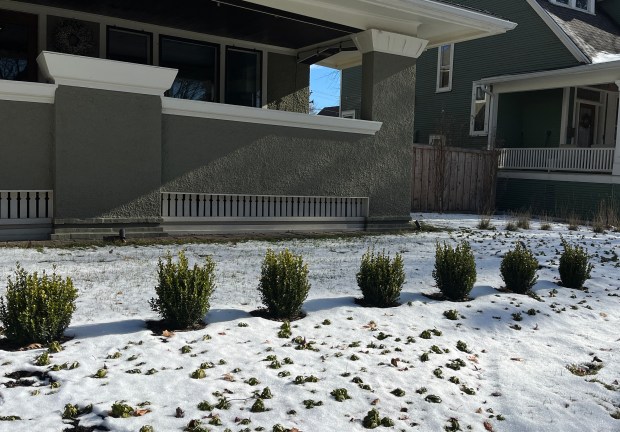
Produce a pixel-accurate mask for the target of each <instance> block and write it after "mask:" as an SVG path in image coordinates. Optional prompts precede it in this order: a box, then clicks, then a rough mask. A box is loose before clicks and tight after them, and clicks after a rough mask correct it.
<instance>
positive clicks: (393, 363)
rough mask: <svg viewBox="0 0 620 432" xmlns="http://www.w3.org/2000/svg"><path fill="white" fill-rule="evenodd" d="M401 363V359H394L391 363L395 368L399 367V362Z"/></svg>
mask: <svg viewBox="0 0 620 432" xmlns="http://www.w3.org/2000/svg"><path fill="white" fill-rule="evenodd" d="M399 361H400V359H399V358H393V359H392V360H391V361H390V363H392V366H394V367H398V362H399Z"/></svg>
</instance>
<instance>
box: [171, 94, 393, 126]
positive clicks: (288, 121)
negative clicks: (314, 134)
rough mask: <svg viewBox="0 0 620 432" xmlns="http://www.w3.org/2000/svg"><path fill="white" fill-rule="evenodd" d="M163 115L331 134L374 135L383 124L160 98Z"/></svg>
mask: <svg viewBox="0 0 620 432" xmlns="http://www.w3.org/2000/svg"><path fill="white" fill-rule="evenodd" d="M162 109H163V110H162V112H163V114H168V115H177V116H186V117H198V118H206V119H214V120H227V121H235V122H243V123H257V124H263V125H272V126H284V127H293V128H302V129H317V130H324V131H332V132H345V133H354V134H362V135H374V134H376V133H377V132H378V131H379V130H380V129H381V126H382V124H383V123H381V122H374V121H366V120H352V119H344V118H339V117H325V116H318V115H309V114H301V113H294V112H287V111H276V110H268V109H261V108H250V107H243V106H236V105H226V104H220V103H213V102H200V101H190V100H184V99H175V98H169V97H164V98H162Z"/></svg>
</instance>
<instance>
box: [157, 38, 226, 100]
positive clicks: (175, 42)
mask: <svg viewBox="0 0 620 432" xmlns="http://www.w3.org/2000/svg"><path fill="white" fill-rule="evenodd" d="M160 49H161V54H160V65H161V66H164V67H170V68H175V69H178V70H179V73H178V74H177V78H176V79H175V80H174V84H173V85H172V88H171V89H170V90H169V91H168V92H167V93H166V95H167V96H170V97H175V98H180V99H191V100H200V101H206V102H217V101H218V100H219V97H218V93H219V83H218V81H219V80H218V72H219V57H220V54H219V53H220V50H219V46H218V45H211V44H207V43H204V42H198V41H192V40H187V39H177V38H171V37H167V36H162V37H161V43H160Z"/></svg>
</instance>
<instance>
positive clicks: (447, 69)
mask: <svg viewBox="0 0 620 432" xmlns="http://www.w3.org/2000/svg"><path fill="white" fill-rule="evenodd" d="M453 63H454V44H450V45H442V46H440V47H439V54H438V57H437V91H438V92H445V91H450V90H452V71H453Z"/></svg>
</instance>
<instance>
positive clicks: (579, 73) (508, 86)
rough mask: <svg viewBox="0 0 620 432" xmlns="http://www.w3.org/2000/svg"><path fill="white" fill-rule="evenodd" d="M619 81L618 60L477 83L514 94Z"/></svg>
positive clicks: (504, 76) (492, 78)
mask: <svg viewBox="0 0 620 432" xmlns="http://www.w3.org/2000/svg"><path fill="white" fill-rule="evenodd" d="M619 80H620V60H616V61H612V62H607V63H597V64H587V65H583V66H575V67H571V68H566V69H556V70H550V71H543V72H531V73H524V74H517V75H502V76H497V77H490V78H484V79H481V80H479V81H477V83H478V84H484V85H493V93H512V92H519V91H532V90H544V89H551V88H563V87H572V86H578V85H592V84H605V83H614V82H616V81H619Z"/></svg>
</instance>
